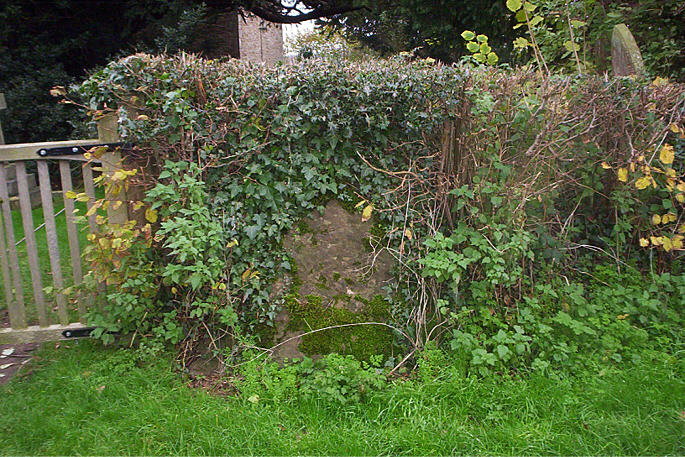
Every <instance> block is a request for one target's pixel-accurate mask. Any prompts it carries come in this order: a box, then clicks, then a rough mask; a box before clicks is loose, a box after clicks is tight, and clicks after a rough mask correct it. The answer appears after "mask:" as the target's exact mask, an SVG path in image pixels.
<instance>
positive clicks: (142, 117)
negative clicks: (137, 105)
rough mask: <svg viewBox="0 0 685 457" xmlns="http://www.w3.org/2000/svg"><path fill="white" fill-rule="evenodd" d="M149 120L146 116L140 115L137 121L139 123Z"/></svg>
mask: <svg viewBox="0 0 685 457" xmlns="http://www.w3.org/2000/svg"><path fill="white" fill-rule="evenodd" d="M149 119H150V118H149V117H147V116H146V115H145V114H139V115H138V117H136V120H139V121H147V120H149Z"/></svg>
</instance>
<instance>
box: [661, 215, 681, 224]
mask: <svg viewBox="0 0 685 457" xmlns="http://www.w3.org/2000/svg"><path fill="white" fill-rule="evenodd" d="M676 219H678V218H677V217H676V215H675V214H673V213H668V214H664V215H663V216H662V217H661V223H662V224H668V223H669V222H675V220H676Z"/></svg>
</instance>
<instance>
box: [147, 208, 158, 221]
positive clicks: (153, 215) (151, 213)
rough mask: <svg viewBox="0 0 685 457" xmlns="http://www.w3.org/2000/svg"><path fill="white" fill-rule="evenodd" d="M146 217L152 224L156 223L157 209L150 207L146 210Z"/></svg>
mask: <svg viewBox="0 0 685 457" xmlns="http://www.w3.org/2000/svg"><path fill="white" fill-rule="evenodd" d="M145 219H147V221H148V222H149V223H151V224H154V223H155V222H157V211H155V210H154V209H152V208H148V209H146V210H145Z"/></svg>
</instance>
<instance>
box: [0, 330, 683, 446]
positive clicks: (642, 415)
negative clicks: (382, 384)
mask: <svg viewBox="0 0 685 457" xmlns="http://www.w3.org/2000/svg"><path fill="white" fill-rule="evenodd" d="M39 356H40V358H41V359H40V360H34V361H33V362H31V366H32V368H33V369H34V370H35V372H34V373H32V374H30V375H29V374H28V373H26V376H25V377H24V378H22V379H15V380H14V381H12V383H11V384H9V385H6V386H2V387H0V394H1V395H0V408H2V411H3V414H2V415H0V431H2V433H0V450H2V453H3V454H33V455H56V454H74V453H83V454H92V455H112V454H117V455H121V454H137V455H168V454H189V455H190V454H192V455H204V454H212V455H216V454H231V455H234V454H257V455H292V454H298V455H313V454H319V455H320V454H336V455H390V454H406V455H416V454H422V455H423V454H438V455H448V454H449V455H453V454H502V455H521V454H545V455H549V454H563V455H588V454H593V455H594V454H622V455H645V454H650V455H656V454H682V453H683V452H684V451H685V449H684V448H683V446H684V443H683V440H682V436H683V428H684V427H685V425H684V419H683V411H682V410H683V403H682V399H683V394H684V393H685V384H684V383H683V378H682V372H683V368H685V367H683V364H682V359H680V360H678V359H677V358H675V357H670V356H666V357H664V356H663V355H656V356H655V357H654V358H645V359H644V360H642V361H641V362H639V363H637V364H634V365H633V364H631V365H628V366H622V367H616V366H604V365H600V366H596V367H594V369H593V370H592V371H591V372H588V373H587V374H583V375H581V376H576V377H549V376H543V375H540V374H532V375H531V376H526V377H522V378H518V379H514V378H500V377H489V378H482V379H478V378H474V377H469V378H466V377H463V376H462V375H461V374H460V373H458V372H457V371H455V370H454V369H453V368H450V367H448V366H447V365H446V364H445V360H444V359H442V360H441V358H444V355H442V356H439V355H438V357H437V358H436V357H435V356H436V354H435V353H433V354H432V355H431V354H430V353H427V354H426V356H427V359H422V360H424V362H422V364H421V365H420V368H419V370H418V373H419V376H420V377H419V378H417V379H416V380H415V381H402V380H398V381H395V382H394V383H393V385H392V386H389V387H386V388H385V389H384V390H382V391H375V392H371V393H370V394H369V395H368V396H367V397H366V398H365V400H363V401H361V402H348V403H345V404H340V403H338V402H331V400H330V398H329V397H328V396H327V394H326V393H325V392H322V393H321V394H320V395H319V394H316V393H314V395H311V396H309V398H307V399H301V398H298V397H299V394H297V393H296V392H295V391H293V390H288V389H286V394H285V395H282V396H278V395H276V396H274V397H271V398H269V397H265V396H261V397H260V398H259V399H255V398H252V397H241V396H234V395H228V396H226V397H221V396H215V395H214V396H213V395H211V394H210V393H208V392H205V391H204V390H200V389H193V388H191V387H189V386H188V384H189V382H190V380H189V379H188V378H185V377H182V376H179V374H178V373H177V372H176V371H175V370H174V369H173V365H174V362H173V360H174V358H175V357H174V354H173V353H172V354H166V355H163V356H161V357H160V356H159V355H158V356H156V357H150V356H149V355H145V354H144V353H142V352H136V351H132V350H130V349H120V348H112V347H109V348H104V347H102V346H100V345H99V344H97V343H93V342H79V343H73V342H70V343H68V344H64V343H63V344H62V345H61V347H60V348H59V349H54V346H53V347H51V348H47V349H45V350H44V351H42V352H41V353H40V354H39ZM280 387H287V383H277V385H275V386H274V388H273V389H271V391H272V392H276V391H279V390H280V389H279V388H280ZM280 391H281V392H282V390H280ZM249 398H252V400H253V401H250V400H249Z"/></svg>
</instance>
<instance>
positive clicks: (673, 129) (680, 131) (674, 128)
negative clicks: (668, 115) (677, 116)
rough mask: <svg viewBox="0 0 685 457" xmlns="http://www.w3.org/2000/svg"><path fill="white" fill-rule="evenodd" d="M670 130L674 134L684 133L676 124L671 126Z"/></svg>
mask: <svg viewBox="0 0 685 457" xmlns="http://www.w3.org/2000/svg"><path fill="white" fill-rule="evenodd" d="M670 128H671V132H673V133H683V129H681V128H680V127H678V126H677V125H675V124H671V127H670Z"/></svg>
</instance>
